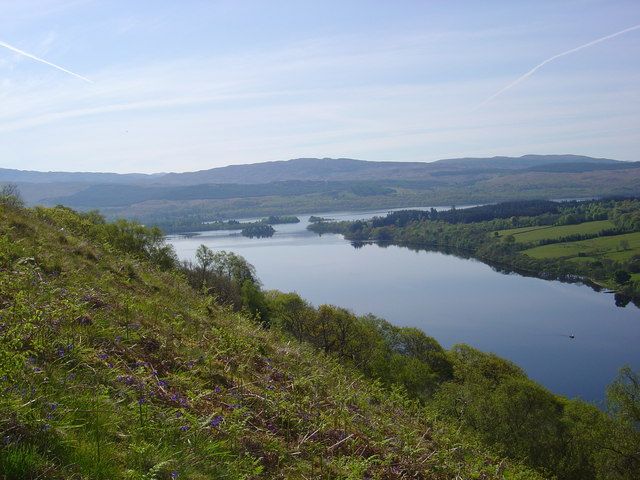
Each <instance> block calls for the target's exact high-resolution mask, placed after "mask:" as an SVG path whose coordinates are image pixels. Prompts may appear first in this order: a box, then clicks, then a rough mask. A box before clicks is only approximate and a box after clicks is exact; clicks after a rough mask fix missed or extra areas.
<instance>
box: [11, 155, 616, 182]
mask: <svg viewBox="0 0 640 480" xmlns="http://www.w3.org/2000/svg"><path fill="white" fill-rule="evenodd" d="M567 162H570V163H589V164H595V163H598V164H601V165H602V164H608V165H614V164H620V163H626V161H624V160H613V159H609V158H595V157H589V156H584V155H573V154H559V155H537V154H527V155H522V156H520V157H509V156H494V157H461V158H449V159H441V160H435V161H433V162H395V161H372V160H359V159H352V158H344V157H341V158H329V157H324V158H312V157H301V158H293V159H289V160H274V161H268V162H258V163H247V164H240V165H226V166H223V167H214V168H209V169H202V170H196V171H190V172H168V173H151V174H146V173H114V172H66V171H47V172H44V171H35V170H19V169H8V168H0V182H20V183H91V184H96V183H103V184H107V183H116V184H136V183H145V184H147V183H158V184H171V185H178V184H179V185H198V184H206V183H269V182H273V181H283V180H324V179H333V180H348V179H350V178H349V174H350V173H354V172H358V173H363V172H365V171H369V172H372V171H376V172H379V173H381V175H380V176H381V177H382V178H389V177H388V174H389V173H392V174H393V173H395V174H396V175H398V174H399V171H400V170H403V169H409V170H406V171H407V172H408V171H411V174H412V175H411V176H410V178H413V174H415V173H417V172H420V173H425V174H426V173H428V172H431V171H438V170H439V169H440V167H455V168H462V169H464V168H474V169H478V168H504V169H512V170H513V169H515V170H517V169H520V168H528V167H532V166H536V165H543V164H551V163H567ZM287 170H288V171H287ZM382 173H384V174H385V175H384V176H382ZM260 175H262V177H261V176H260ZM303 175H304V178H302V176H303ZM394 178H395V177H394ZM370 179H373V178H370Z"/></svg>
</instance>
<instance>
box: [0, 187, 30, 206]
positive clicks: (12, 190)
mask: <svg viewBox="0 0 640 480" xmlns="http://www.w3.org/2000/svg"><path fill="white" fill-rule="evenodd" d="M0 203H2V204H4V205H9V206H10V207H15V208H22V207H24V200H23V199H22V195H20V190H19V189H18V186H17V185H15V184H13V183H7V184H5V185H2V187H0Z"/></svg>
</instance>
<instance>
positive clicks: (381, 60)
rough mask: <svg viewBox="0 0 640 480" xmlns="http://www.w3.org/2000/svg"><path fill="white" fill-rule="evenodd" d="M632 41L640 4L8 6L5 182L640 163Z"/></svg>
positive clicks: (4, 3) (3, 73)
mask: <svg viewBox="0 0 640 480" xmlns="http://www.w3.org/2000/svg"><path fill="white" fill-rule="evenodd" d="M638 24H640V3H638V2H636V1H604V0H570V1H567V2H562V4H561V5H558V2H553V1H539V2H526V3H525V2H507V1H490V2H486V3H485V4H483V8H482V9H479V8H477V2H472V1H462V2H422V1H408V2H403V3H401V4H399V3H396V2H376V3H375V4H374V3H372V2H366V1H346V2H344V1H343V2H337V1H326V2H305V1H300V2H295V3H292V2H286V1H275V2H269V3H268V4H267V3H264V2H258V1H245V2H232V1H218V2H205V1H188V2H183V3H180V4H177V3H174V2H149V1H140V2H124V1H122V2H97V1H91V0H59V1H51V0H44V1H35V0H25V1H21V2H13V1H8V0H0V47H3V48H0V159H1V160H0V167H4V168H18V169H25V170H45V171H48V170H65V171H113V172H122V173H125V172H145V173H152V172H161V171H193V170H202V169H208V168H213V167H219V166H224V165H229V164H244V163H256V162H263V161H271V160H286V159H290V158H298V157H348V158H358V159H365V160H391V161H433V160H438V159H441V158H451V157H467V156H474V157H488V156H494V155H509V156H519V155H523V154H528V153H536V154H552V153H575V154H584V155H591V156H594V157H608V158H615V159H622V160H640V159H639V158H638V152H639V151H640V135H639V134H638V127H637V126H638V125H640V109H639V107H640V29H635V30H632V27H634V26H637V25H638ZM627 29H628V31H626V32H625V33H624V34H621V35H618V36H615V37H611V38H608V39H607V40H606V41H602V42H599V43H595V44H591V42H594V40H597V39H599V38H603V37H607V36H610V35H612V34H615V33H616V32H621V31H624V30H627ZM587 44H590V45H589V46H588V47H587V48H581V49H579V48H577V47H580V46H582V45H587ZM569 51H572V53H570V54H566V55H565V54H564V53H563V52H569ZM21 52H22V53H21ZM553 57H555V58H557V59H556V60H554V61H549V62H548V63H546V62H547V60H548V59H551V58H553ZM541 64H543V65H542V66H541V67H539V66H540V65H541ZM532 71H533V72H534V73H532V74H531V75H528V73H527V72H532ZM525 74H526V75H525ZM523 75H524V78H523V79H522V81H520V78H521V77H523ZM83 79H84V80H87V81H83ZM511 85H513V87H511ZM505 87H508V88H506V89H505ZM497 92H500V94H499V95H495V94H496V93H497ZM487 100H489V101H487Z"/></svg>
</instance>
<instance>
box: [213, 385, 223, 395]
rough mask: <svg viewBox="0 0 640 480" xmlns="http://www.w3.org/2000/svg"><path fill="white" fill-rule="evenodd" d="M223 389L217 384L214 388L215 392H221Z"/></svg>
mask: <svg viewBox="0 0 640 480" xmlns="http://www.w3.org/2000/svg"><path fill="white" fill-rule="evenodd" d="M221 391H222V389H221V388H220V387H219V386H218V385H216V388H214V389H213V393H220V392H221Z"/></svg>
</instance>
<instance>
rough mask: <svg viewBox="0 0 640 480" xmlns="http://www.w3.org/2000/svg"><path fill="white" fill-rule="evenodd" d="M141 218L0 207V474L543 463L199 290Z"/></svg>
mask: <svg viewBox="0 0 640 480" xmlns="http://www.w3.org/2000/svg"><path fill="white" fill-rule="evenodd" d="M143 233H144V232H143V231H142V230H140V229H138V228H136V227H134V226H132V225H131V224H126V223H124V222H121V223H119V224H115V225H105V224H103V223H101V222H100V221H99V219H92V217H91V216H83V217H80V216H79V215H77V214H76V213H74V212H72V211H70V210H68V209H65V208H55V209H43V208H38V209H35V210H24V209H15V208H12V207H8V206H6V205H0V316H1V318H0V390H1V391H2V392H3V394H2V396H1V397H0V436H1V437H2V438H3V441H2V443H1V445H0V478H5V479H29V478H65V479H69V478H78V479H79V478H105V479H107V478H109V479H111V478H131V479H150V478H157V479H176V478H193V479H200V478H202V479H204V478H230V479H235V478H353V479H356V478H434V479H438V478H442V479H445V478H456V477H462V478H482V479H490V478H520V479H524V478H538V476H537V475H536V474H534V473H532V472H530V471H527V470H526V469H524V468H523V467H520V466H518V465H517V464H514V463H512V462H508V461H505V460H504V459H501V458H498V457H496V456H494V455H491V454H489V453H487V452H485V451H483V450H482V449H481V448H480V447H479V446H478V445H477V444H476V443H475V442H474V440H473V437H472V436H469V435H468V434H465V435H462V434H460V433H457V432H456V431H455V430H453V429H451V428H448V426H447V424H445V423H439V422H437V421H435V420H434V419H432V418H430V417H429V415H428V413H427V412H426V411H425V410H423V408H422V407H420V406H419V404H418V403H416V402H413V401H410V400H408V399H407V397H405V396H404V395H403V394H402V393H400V392H398V391H389V390H385V389H383V388H381V387H380V386H379V385H377V384H375V383H372V382H369V381H366V380H365V379H363V378H362V377H361V376H360V375H357V374H356V373H355V372H354V371H352V370H350V369H349V368H346V367H343V366H341V365H339V364H338V363H337V362H336V361H334V360H333V359H332V358H330V357H328V356H325V355H322V354H318V352H317V351H315V350H312V349H311V348H309V347H307V346H305V345H303V344H299V343H296V342H294V341H292V340H291V339H290V338H288V337H284V336H282V335H281V334H278V333H277V332H272V331H267V330H264V329H262V328H260V327H259V326H258V325H257V324H256V323H255V322H253V321H252V320H250V319H248V318H246V317H245V316H244V315H242V314H240V313H234V312H232V311H231V310H229V309H227V308H224V307H221V306H220V305H218V304H217V303H215V301H213V300H212V299H211V298H210V297H205V296H202V295H200V294H199V293H198V292H196V291H194V290H193V289H192V288H190V287H189V286H188V284H187V283H186V281H185V279H184V278H183V276H182V275H181V274H179V273H177V272H175V271H162V270H161V269H160V268H159V267H158V266H157V264H158V261H157V259H161V258H162V255H161V254H162V248H157V247H158V246H159V243H158V242H157V240H158V238H161V237H154V236H153V235H152V237H153V238H151V243H148V242H147V240H148V238H145V237H144V235H143ZM145 242H147V243H145ZM145 249H146V250H145ZM143 251H146V252H147V253H149V255H146V257H149V258H155V259H156V264H152V263H151V262H150V261H149V260H146V259H145V258H143V257H145V255H141V254H140V253H141V252H143ZM160 264H161V263H160Z"/></svg>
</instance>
